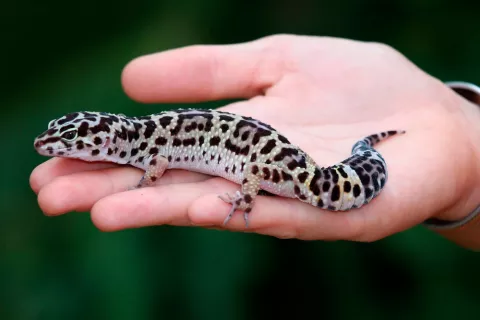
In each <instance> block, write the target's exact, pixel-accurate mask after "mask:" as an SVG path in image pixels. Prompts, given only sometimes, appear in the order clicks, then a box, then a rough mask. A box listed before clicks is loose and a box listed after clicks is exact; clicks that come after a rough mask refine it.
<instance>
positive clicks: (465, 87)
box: [422, 81, 480, 230]
mask: <svg viewBox="0 0 480 320" xmlns="http://www.w3.org/2000/svg"><path fill="white" fill-rule="evenodd" d="M445 84H446V85H447V86H448V87H450V88H451V89H452V90H453V91H455V92H456V93H458V94H459V95H461V96H462V97H464V98H465V99H467V100H469V101H471V102H473V103H475V104H477V105H478V106H480V87H478V86H476V85H474V84H472V83H468V82H463V81H452V82H446V83H445ZM479 214H480V205H479V206H478V207H477V208H476V209H475V210H473V211H472V212H471V213H470V214H469V215H467V216H466V217H465V218H462V219H460V220H454V221H448V220H441V219H436V218H431V219H427V220H425V221H424V222H423V223H422V224H423V225H424V226H426V227H427V228H430V229H435V230H446V229H454V228H458V227H461V226H463V225H465V224H467V223H468V222H470V221H472V220H473V219H475V218H476V217H477V216H478V215H479Z"/></svg>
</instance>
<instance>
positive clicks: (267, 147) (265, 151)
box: [260, 139, 277, 154]
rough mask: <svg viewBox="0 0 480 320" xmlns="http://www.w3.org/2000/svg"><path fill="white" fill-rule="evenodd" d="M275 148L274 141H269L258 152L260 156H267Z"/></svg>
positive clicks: (275, 143)
mask: <svg viewBox="0 0 480 320" xmlns="http://www.w3.org/2000/svg"><path fill="white" fill-rule="evenodd" d="M276 146H277V142H276V140H275V139H270V140H268V141H267V143H266V144H265V146H264V147H263V148H262V149H261V150H260V153H261V154H269V153H270V152H272V150H273V148H275V147H276Z"/></svg>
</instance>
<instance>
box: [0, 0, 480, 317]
mask: <svg viewBox="0 0 480 320" xmlns="http://www.w3.org/2000/svg"><path fill="white" fill-rule="evenodd" d="M475 3H476V4H475ZM479 12H480V2H478V1H476V2H474V1H465V0H462V1H459V0H457V1H447V0H437V1H433V0H431V1H426V0H425V1H415V0H405V1H399V0H396V1H380V0H368V1H366V0H364V1H343V0H336V1H313V0H295V1H285V0H276V1H273V0H265V1H259V2H248V1H239V0H230V1H215V0H200V1H194V0H175V1H174V0H162V1H159V0H157V1H153V0H152V1H148V0H136V1H122V0H118V1H116V2H106V1H104V2H99V1H98V0H84V1H70V2H65V1H58V0H57V1H55V0H48V1H33V0H25V1H17V2H14V1H2V2H1V5H0V26H1V29H0V30H1V31H0V32H1V33H0V35H1V42H0V58H1V59H0V63H1V78H0V79H1V80H0V84H1V87H0V88H1V95H0V105H1V107H2V109H1V111H0V112H1V113H0V116H1V118H0V119H1V126H0V134H1V137H2V138H1V141H2V143H1V152H2V154H1V156H0V158H1V161H2V165H1V166H0V170H1V185H0V209H1V214H0V319H172V318H173V319H217V318H223V319H260V318H262V319H265V318H269V319H279V318H287V317H288V318H295V319H296V318H301V319H305V318H307V317H308V316H309V315H310V317H315V318H323V319H331V318H333V319H352V318H358V317H360V318H362V317H363V318H368V319H406V318H409V319H466V318H467V316H469V317H468V318H470V319H474V318H476V319H480V312H479V310H478V303H479V291H478V288H479V287H480V280H479V277H478V275H479V273H478V270H479V268H480V259H479V256H478V254H476V253H473V252H469V251H467V250H464V249H461V248H459V247H457V246H455V245H454V244H452V243H449V242H448V241H446V240H444V239H443V238H441V237H439V236H437V235H436V234H434V233H433V232H430V231H428V230H426V229H424V228H422V227H416V228H413V229H411V230H409V231H406V232H403V233H400V234H397V235H394V236H392V237H389V238H387V239H384V240H381V241H378V242H375V243H372V244H360V243H350V242H322V241H318V242H302V241H296V240H278V239H275V238H271V237H267V236H260V235H253V234H241V233H230V232H220V231H209V230H202V229H193V228H179V227H176V228H175V227H168V226H161V227H152V228H144V229H139V230H128V231H122V232H116V233H102V232H100V231H98V230H97V229H96V228H95V227H94V226H93V225H92V223H91V221H90V217H89V214H88V213H71V214H68V215H64V216H60V217H55V218H47V217H45V216H44V215H43V214H42V212H41V211H40V209H39V208H38V205H37V203H36V197H35V195H34V193H33V192H32V191H31V190H30V188H29V184H28V178H29V175H30V173H31V170H32V169H33V168H34V167H35V166H36V165H37V164H39V163H41V162H42V161H44V160H46V158H43V157H40V156H38V155H37V154H36V153H35V152H34V150H33V145H32V144H33V143H32V142H33V139H34V137H35V136H36V135H37V134H38V133H40V132H41V131H43V130H44V128H45V127H46V125H47V123H48V121H49V120H51V119H53V118H55V117H58V116H59V115H62V114H63V113H66V112H69V111H73V110H99V111H100V110H101V111H111V112H124V113H127V114H135V115H142V114H148V113H154V112H158V111H160V110H163V109H165V108H171V107H173V105H166V104H165V105H141V104H138V103H135V102H133V101H130V100H129V99H128V98H127V97H126V95H125V94H124V93H123V91H122V88H121V86H120V74H121V71H122V68H123V67H124V65H125V64H126V63H127V62H128V61H129V60H131V59H132V58H135V57H136V56H139V55H142V54H146V53H151V52H155V51H160V50H165V49H170V48H173V47H178V46H185V45H191V44H198V43H216V44H220V43H235V42H243V41H248V40H253V39H256V38H259V37H262V36H266V35H270V34H275V33H297V34H309V35H329V36H338V37H347V38H353V39H358V40H369V41H378V42H385V43H388V44H389V45H391V46H393V47H395V48H396V49H397V50H399V51H401V52H402V53H403V54H405V55H406V56H407V57H408V58H409V59H411V60H412V61H413V62H415V63H416V64H417V65H419V66H420V67H421V68H423V69H424V70H426V71H427V72H429V73H431V74H432V75H434V76H436V77H438V78H440V79H441V80H444V81H448V80H465V81H470V82H474V83H480V66H479V64H478V57H479V56H480V36H479V34H478V31H479V26H480V25H479V19H478V17H479ZM216 105H220V103H218V104H216ZM176 107H178V105H176Z"/></svg>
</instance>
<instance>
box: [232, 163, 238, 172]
mask: <svg viewBox="0 0 480 320" xmlns="http://www.w3.org/2000/svg"><path fill="white" fill-rule="evenodd" d="M235 171H237V167H236V166H235V165H233V167H232V173H233V174H235Z"/></svg>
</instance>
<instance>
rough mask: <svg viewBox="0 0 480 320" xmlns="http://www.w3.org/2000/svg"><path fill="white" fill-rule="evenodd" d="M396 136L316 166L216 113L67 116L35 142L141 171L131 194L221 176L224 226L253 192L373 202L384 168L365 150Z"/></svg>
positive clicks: (255, 125) (331, 205)
mask: <svg viewBox="0 0 480 320" xmlns="http://www.w3.org/2000/svg"><path fill="white" fill-rule="evenodd" d="M398 133H404V131H398V130H397V131H385V132H381V133H378V134H373V135H370V136H368V137H366V138H364V139H362V140H360V141H358V142H356V143H355V144H354V146H353V148H352V154H351V156H350V157H349V158H347V159H345V160H344V161H341V162H339V163H337V164H334V165H332V166H330V167H320V166H318V165H317V164H316V163H315V161H314V160H313V159H312V158H310V157H309V156H308V155H307V154H306V153H305V152H304V151H302V150H301V149H300V148H299V147H297V146H295V145H293V144H291V143H290V142H289V140H288V139H287V138H286V137H285V136H283V135H282V134H281V133H279V132H277V131H276V130H275V129H273V128H272V127H271V126H269V125H267V124H265V123H263V122H261V121H259V120H256V119H252V118H250V117H245V116H240V115H236V114H232V113H228V112H224V111H218V110H199V109H179V110H174V111H166V112H162V113H158V114H154V115H149V116H142V117H127V116H125V115H121V114H110V113H105V112H73V113H69V114H66V115H64V116H62V117H60V118H58V119H54V120H52V121H50V123H49V124H48V129H47V130H46V131H45V132H43V133H42V134H40V135H39V136H38V137H36V138H35V141H34V147H35V149H36V150H37V152H38V153H39V154H41V155H45V156H56V157H66V158H77V159H81V160H84V161H109V162H114V163H118V164H126V165H131V166H134V167H137V168H140V169H142V170H144V171H145V173H144V175H143V177H142V179H141V180H140V181H139V182H138V184H137V185H136V186H132V187H131V189H132V188H143V187H148V186H152V185H153V184H154V183H155V182H156V181H157V180H158V179H159V178H160V177H161V176H162V175H163V173H164V172H165V171H166V170H168V169H173V168H177V169H185V170H190V171H195V172H201V173H205V174H209V175H213V176H219V177H223V178H225V179H227V180H230V181H233V182H235V183H237V184H239V185H241V190H239V191H237V192H235V193H234V194H233V195H229V194H225V195H219V197H220V198H221V199H222V200H223V201H225V202H227V203H229V204H231V209H230V211H229V213H228V214H227V216H226V218H225V220H224V224H226V223H228V221H229V220H230V219H231V217H232V216H233V214H234V212H235V211H236V210H241V211H243V212H244V219H245V224H246V226H247V227H248V222H249V218H248V217H249V213H250V212H251V211H252V208H253V206H254V203H255V198H256V196H257V194H258V193H259V192H260V191H266V192H268V193H270V194H274V195H278V196H282V197H288V198H296V199H298V200H300V201H303V202H306V203H309V204H311V205H313V206H316V207H319V208H322V209H326V210H332V211H345V210H350V209H353V208H359V207H361V206H363V205H365V204H367V203H369V202H370V201H371V200H372V199H373V198H375V197H376V196H377V195H378V194H379V193H380V191H381V190H382V189H383V187H384V186H385V183H386V181H387V166H386V163H385V160H384V159H383V157H382V156H381V155H380V154H379V153H378V152H377V151H376V150H375V149H374V148H373V146H374V145H375V144H376V143H378V142H380V141H381V140H383V139H385V138H388V137H390V136H393V135H395V134H398Z"/></svg>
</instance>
